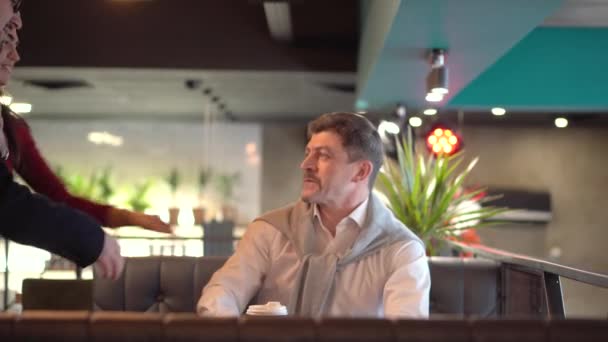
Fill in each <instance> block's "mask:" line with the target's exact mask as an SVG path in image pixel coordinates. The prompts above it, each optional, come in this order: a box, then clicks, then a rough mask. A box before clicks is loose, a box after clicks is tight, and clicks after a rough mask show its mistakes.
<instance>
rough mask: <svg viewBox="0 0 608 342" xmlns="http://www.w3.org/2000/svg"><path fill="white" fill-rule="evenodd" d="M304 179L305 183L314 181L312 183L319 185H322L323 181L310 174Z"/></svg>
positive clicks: (306, 174) (305, 175)
mask: <svg viewBox="0 0 608 342" xmlns="http://www.w3.org/2000/svg"><path fill="white" fill-rule="evenodd" d="M303 179H304V180H305V181H312V182H315V183H317V184H320V183H321V181H320V180H319V179H318V178H317V177H315V176H314V175H311V174H308V173H305V174H304V178H303Z"/></svg>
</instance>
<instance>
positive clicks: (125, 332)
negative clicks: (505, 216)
mask: <svg viewBox="0 0 608 342" xmlns="http://www.w3.org/2000/svg"><path fill="white" fill-rule="evenodd" d="M607 337H608V320H561V321H560V320H534V319H532V320H510V319H500V320H474V319H458V320H446V319H430V320H398V321H390V320H374V319H326V320H318V321H315V320H311V319H302V318H294V317H284V318H278V319H273V318H268V319H259V318H253V319H249V318H241V319H236V318H224V319H219V318H218V319H210V318H200V317H197V316H196V315H195V314H167V315H164V316H163V315H161V314H158V313H132V312H131V313H124V312H78V311H76V312H58V311H46V312H36V311H32V312H26V313H24V314H23V315H21V316H18V315H11V314H5V313H0V340H1V341H221V342H237V341H246V342H252V341H302V342H308V341H310V342H313V341H387V342H388V341H395V342H396V341H410V342H412V341H417V342H421V341H467V342H468V341H471V342H484V341H505V342H507V341H509V342H510V341H512V342H525V341H543V342H570V341H572V342H579V341H591V342H594V341H606V339H607Z"/></svg>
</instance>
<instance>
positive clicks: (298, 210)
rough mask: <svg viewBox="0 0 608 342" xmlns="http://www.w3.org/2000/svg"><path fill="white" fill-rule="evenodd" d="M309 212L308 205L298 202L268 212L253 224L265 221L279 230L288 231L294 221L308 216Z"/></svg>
mask: <svg viewBox="0 0 608 342" xmlns="http://www.w3.org/2000/svg"><path fill="white" fill-rule="evenodd" d="M308 210H309V205H308V204H306V203H304V202H302V201H297V202H293V203H290V204H288V205H286V206H283V207H281V208H277V209H274V210H271V211H268V212H266V213H264V214H262V215H261V216H259V217H258V218H256V219H255V220H253V222H256V221H264V222H266V223H268V224H270V225H271V226H273V227H275V228H277V229H279V230H286V229H289V227H291V226H292V222H293V221H294V220H298V219H299V218H300V217H301V216H303V215H307V214H308Z"/></svg>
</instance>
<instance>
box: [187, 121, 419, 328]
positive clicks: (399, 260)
mask: <svg viewBox="0 0 608 342" xmlns="http://www.w3.org/2000/svg"><path fill="white" fill-rule="evenodd" d="M308 139H309V141H308V144H307V146H306V151H305V156H304V160H303V161H302V164H301V165H300V168H301V169H302V170H303V173H304V177H303V183H302V191H301V198H300V200H299V201H298V202H296V203H295V204H291V205H289V206H287V207H284V208H280V209H277V210H274V211H271V212H269V213H266V214H264V215H262V216H261V217H259V218H258V219H256V220H254V221H253V222H252V223H251V224H250V225H249V227H248V229H247V232H246V233H245V235H244V236H243V239H242V240H241V242H240V243H239V245H238V247H237V249H236V252H235V253H234V255H233V256H231V257H230V259H228V261H227V262H226V264H225V265H224V266H223V267H222V268H221V269H220V270H218V271H217V272H216V273H215V274H214V275H213V277H212V278H211V280H210V281H209V283H208V284H207V286H205V288H204V289H203V293H202V296H201V298H200V300H199V302H198V305H197V311H198V313H199V314H200V315H203V316H238V315H240V314H241V313H243V311H244V310H245V309H246V307H247V305H248V304H249V303H250V302H252V300H253V302H255V303H266V302H268V301H280V302H281V303H283V304H286V305H287V308H288V312H289V314H290V315H301V316H308V317H320V316H346V317H410V318H422V317H428V311H429V290H430V275H429V269H428V263H427V259H426V255H425V248H424V244H423V243H422V242H421V241H420V239H418V238H417V237H416V236H415V235H414V234H413V233H412V232H411V231H410V230H409V229H407V228H406V227H405V226H404V225H403V224H402V223H401V222H399V221H398V220H397V219H396V218H395V216H394V215H393V214H392V212H390V210H388V209H387V208H386V206H384V204H382V203H381V202H380V200H379V199H378V198H377V197H376V196H375V195H373V194H372V193H371V189H372V187H373V184H374V180H375V179H376V175H377V173H378V170H379V169H380V166H381V165H382V161H383V151H382V142H381V140H380V136H379V135H378V133H377V131H376V129H375V127H374V125H373V124H372V123H371V122H369V121H368V120H367V119H366V118H364V117H363V116H361V115H358V114H353V113H328V114H324V115H322V116H320V117H319V118H317V119H316V120H314V121H313V122H311V123H310V124H309V125H308Z"/></svg>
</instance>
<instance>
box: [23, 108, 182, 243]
mask: <svg viewBox="0 0 608 342" xmlns="http://www.w3.org/2000/svg"><path fill="white" fill-rule="evenodd" d="M17 120H19V122H16V124H15V125H14V126H13V127H14V130H15V131H14V134H15V141H16V143H17V144H19V160H18V163H17V165H15V171H17V173H18V174H19V175H20V176H21V178H23V179H24V180H25V181H26V182H27V183H28V184H29V185H30V186H31V187H32V189H34V190H35V191H36V192H38V193H40V194H43V195H45V196H47V197H49V198H50V199H52V200H54V201H57V202H61V203H65V204H67V205H68V206H70V207H72V208H75V209H78V210H80V211H83V212H85V213H87V214H89V215H91V216H92V217H94V218H95V219H96V220H97V221H98V222H99V223H100V224H101V225H103V226H105V227H112V228H114V227H120V226H128V225H132V226H140V227H142V228H145V229H149V230H154V231H159V232H163V233H170V232H171V228H170V227H169V225H168V224H166V223H164V222H163V221H161V220H160V218H159V217H158V216H154V215H146V214H142V213H136V212H132V211H129V210H125V209H118V208H115V207H113V206H110V205H104V204H100V203H96V202H93V201H90V200H88V199H85V198H82V197H78V196H74V195H72V194H70V193H69V192H68V191H67V189H66V188H65V185H64V184H63V182H62V181H61V180H60V179H59V177H57V175H55V173H54V172H53V171H52V170H51V168H50V167H49V165H48V163H47V162H46V160H45V159H44V158H43V157H42V155H41V154H40V151H39V150H38V147H37V146H36V142H35V141H34V138H33V137H32V135H31V132H30V129H29V127H28V125H27V123H26V122H25V121H24V120H23V119H17ZM13 158H14V156H13Z"/></svg>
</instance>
